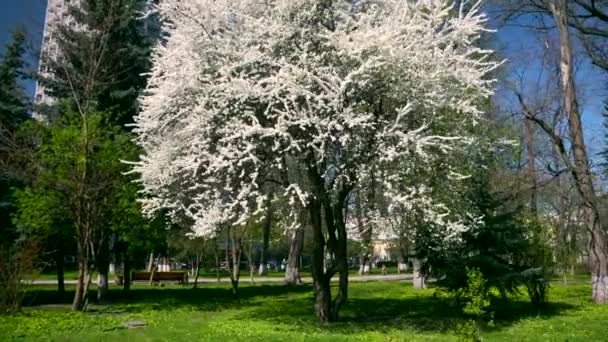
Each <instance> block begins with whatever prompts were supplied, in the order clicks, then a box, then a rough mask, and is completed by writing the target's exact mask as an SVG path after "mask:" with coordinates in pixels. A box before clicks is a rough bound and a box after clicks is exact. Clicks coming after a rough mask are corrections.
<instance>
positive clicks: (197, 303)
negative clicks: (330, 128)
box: [23, 284, 312, 312]
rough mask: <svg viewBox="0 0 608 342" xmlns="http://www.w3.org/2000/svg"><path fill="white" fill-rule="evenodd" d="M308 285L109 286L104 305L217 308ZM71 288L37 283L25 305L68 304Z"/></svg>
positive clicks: (304, 290) (118, 307) (250, 302)
mask: <svg viewBox="0 0 608 342" xmlns="http://www.w3.org/2000/svg"><path fill="white" fill-rule="evenodd" d="M311 291H312V288H311V287H310V286H306V285H303V286H279V285H247V286H241V287H240V288H239V297H238V299H235V298H234V296H233V295H232V290H231V289H230V287H229V285H226V286H225V287H218V286H217V285H215V284H214V285H212V286H205V285H203V286H199V287H198V288H196V289H193V288H192V287H190V286H170V287H162V286H141V285H139V286H134V287H132V289H131V290H130V291H128V292H124V291H122V289H119V288H110V290H109V291H108V296H107V300H106V301H104V303H103V305H104V306H111V307H114V308H115V309H116V310H120V311H125V312H138V311H144V310H172V309H179V308H182V307H185V306H188V307H194V308H196V309H198V310H218V309H221V308H229V307H243V306H248V305H255V304H254V302H263V301H262V300H259V301H254V298H256V297H282V296H283V297H285V296H287V295H288V294H290V293H309V292H311ZM74 293H75V290H74V288H73V287H67V288H66V291H65V292H64V293H63V294H62V295H61V294H59V293H58V292H57V291H56V289H55V288H54V287H48V286H37V287H34V288H32V289H31V290H30V291H28V292H27V293H26V296H25V298H24V301H23V303H24V305H25V306H41V305H42V306H47V305H69V304H71V303H72V300H73V298H74ZM96 298H97V291H96V290H95V289H94V288H93V289H91V290H90V291H89V299H90V301H91V303H93V304H95V302H96V301H95V299H96Z"/></svg>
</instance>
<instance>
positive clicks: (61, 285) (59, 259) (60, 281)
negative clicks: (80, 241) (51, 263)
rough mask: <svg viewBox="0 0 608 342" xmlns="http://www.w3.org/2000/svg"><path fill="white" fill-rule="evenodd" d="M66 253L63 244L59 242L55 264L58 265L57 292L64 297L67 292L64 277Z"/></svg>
mask: <svg viewBox="0 0 608 342" xmlns="http://www.w3.org/2000/svg"><path fill="white" fill-rule="evenodd" d="M63 259H64V255H63V245H62V244H61V243H60V242H59V243H58V244H57V250H56V251H55V265H56V266H57V292H58V293H59V296H60V297H63V294H64V293H65V279H64V260H63Z"/></svg>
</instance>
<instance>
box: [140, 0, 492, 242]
mask: <svg viewBox="0 0 608 342" xmlns="http://www.w3.org/2000/svg"><path fill="white" fill-rule="evenodd" d="M466 2H467V1H462V2H461V6H460V8H454V6H453V4H452V2H451V1H448V0H418V1H408V0H359V1H346V0H332V1H330V0H326V1H321V0H164V1H161V2H160V5H159V8H158V11H159V13H160V14H161V16H162V18H163V20H164V23H165V24H164V30H165V34H166V37H167V38H166V41H165V42H163V44H160V45H159V46H158V47H157V48H156V50H155V54H154V59H153V69H152V71H151V75H150V80H149V85H148V88H147V89H146V91H145V93H144V94H143V95H142V97H141V106H142V112H141V113H140V114H139V115H138V116H137V117H136V123H135V129H134V131H135V133H136V134H137V143H138V144H139V145H140V146H141V148H142V149H143V151H144V152H143V155H142V156H141V160H140V162H138V163H136V164H135V166H134V172H136V173H138V174H139V175H140V181H141V183H142V184H143V188H144V193H143V194H142V197H143V203H144V208H145V211H146V212H148V213H153V212H155V211H158V210H160V209H167V210H169V212H170V214H171V217H172V218H173V219H174V220H176V221H178V220H185V221H187V222H190V224H191V226H192V229H193V231H194V234H195V235H200V236H206V235H211V234H214V232H216V230H217V228H218V226H219V225H221V224H236V225H238V224H242V223H243V222H245V221H246V220H248V219H250V218H251V217H255V216H256V215H258V214H259V212H260V211H261V210H262V209H263V206H264V202H265V199H266V198H265V196H266V193H265V192H264V191H263V184H266V183H267V182H269V181H275V183H277V184H280V188H281V189H282V193H280V194H276V193H275V196H278V198H281V197H283V198H289V199H291V200H292V201H294V200H297V201H300V202H301V204H302V205H304V206H305V205H306V204H307V198H309V196H315V192H314V191H313V187H312V186H311V184H310V182H309V181H308V180H307V179H306V177H303V178H302V177H299V178H297V179H294V178H293V177H290V176H289V175H290V174H291V173H292V172H291V171H293V168H300V170H299V171H300V173H302V174H304V175H306V174H307V170H310V169H311V168H314V169H315V170H318V171H319V173H320V174H321V176H322V178H323V180H324V184H322V186H324V187H325V188H326V189H327V192H328V193H330V194H331V193H334V192H336V191H338V190H339V189H344V188H348V186H346V185H350V186H352V187H353V188H356V187H357V186H359V183H358V182H359V181H360V180H361V179H364V178H365V177H367V175H368V174H369V172H371V171H372V170H375V172H376V173H377V174H382V179H380V181H381V182H383V184H384V185H383V186H384V188H385V189H387V191H388V192H387V196H390V198H391V199H392V200H393V201H394V202H395V204H394V205H396V206H402V207H403V206H405V207H407V206H408V203H410V202H412V201H414V200H415V201H430V199H425V198H422V199H421V197H418V198H414V197H412V194H413V192H412V191H411V189H406V188H403V187H401V186H399V182H400V181H401V177H400V171H399V169H400V168H402V167H403V165H407V163H408V162H409V160H411V156H413V155H415V156H416V159H417V160H423V161H424V160H432V159H433V158H439V157H441V155H442V154H447V153H450V151H452V150H453V149H455V148H460V147H459V146H462V145H463V144H469V143H471V138H470V137H467V136H464V135H461V134H460V132H459V131H458V130H457V129H455V130H454V131H453V132H449V134H444V133H442V134H437V133H436V132H434V130H433V127H434V125H435V124H436V122H439V121H441V120H442V117H443V116H445V115H450V114H449V113H458V115H460V116H462V117H463V118H465V119H466V120H471V121H472V122H474V121H476V120H477V119H478V118H479V114H480V109H479V103H480V99H482V98H484V97H486V96H488V95H490V94H491V91H492V90H491V89H492V80H491V79H489V78H488V77H487V75H488V73H489V72H490V71H492V70H494V69H495V68H496V67H497V63H495V62H494V61H492V60H491V59H490V58H489V55H490V53H491V52H490V51H485V50H482V49H480V48H479V47H478V44H477V43H476V42H477V39H478V38H479V36H480V34H481V33H482V31H484V27H483V25H484V23H485V20H486V18H485V16H484V15H483V13H480V12H479V6H478V4H476V3H474V4H472V6H468V8H469V10H467V11H464V10H463V8H465V7H464V5H465V3H466ZM469 5H471V4H469ZM286 160H289V162H286ZM281 174H286V175H287V176H286V177H278V176H277V175H281ZM302 179H303V180H302ZM417 193H418V194H422V192H417ZM291 203H293V202H291ZM429 203H430V202H429ZM426 207H427V208H429V219H432V220H434V221H437V222H441V220H442V216H441V213H440V212H441V211H440V210H439V211H433V210H431V208H440V206H435V205H428V206H426ZM454 229H457V228H455V227H454Z"/></svg>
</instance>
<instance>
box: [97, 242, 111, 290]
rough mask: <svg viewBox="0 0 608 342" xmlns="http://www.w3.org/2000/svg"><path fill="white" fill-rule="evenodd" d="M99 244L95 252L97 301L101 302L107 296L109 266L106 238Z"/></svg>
mask: <svg viewBox="0 0 608 342" xmlns="http://www.w3.org/2000/svg"><path fill="white" fill-rule="evenodd" d="M104 240H105V241H101V242H100V244H99V252H98V253H97V260H96V262H97V270H98V278H97V301H98V302H103V301H105V300H106V299H107V296H108V268H109V266H110V250H109V245H108V241H107V239H104Z"/></svg>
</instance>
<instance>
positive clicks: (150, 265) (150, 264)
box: [146, 252, 154, 272]
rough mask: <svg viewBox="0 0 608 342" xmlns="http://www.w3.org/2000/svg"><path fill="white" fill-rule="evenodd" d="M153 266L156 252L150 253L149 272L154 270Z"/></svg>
mask: <svg viewBox="0 0 608 342" xmlns="http://www.w3.org/2000/svg"><path fill="white" fill-rule="evenodd" d="M152 266H154V252H151V253H150V257H149V258H148V267H147V268H146V270H147V271H148V272H152Z"/></svg>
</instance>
